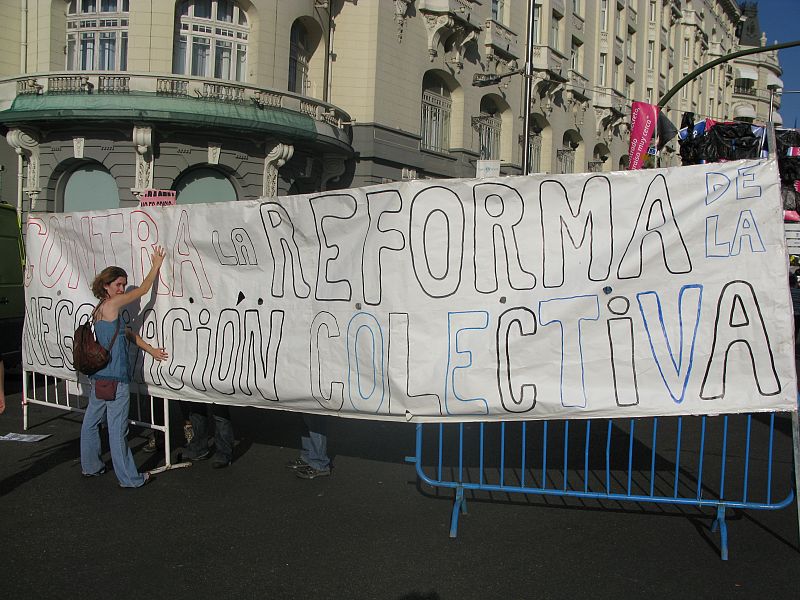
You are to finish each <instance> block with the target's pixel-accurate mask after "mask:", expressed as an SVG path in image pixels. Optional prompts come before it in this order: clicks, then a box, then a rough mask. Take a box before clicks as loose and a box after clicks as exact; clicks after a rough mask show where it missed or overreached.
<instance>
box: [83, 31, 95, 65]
mask: <svg viewBox="0 0 800 600" xmlns="http://www.w3.org/2000/svg"><path fill="white" fill-rule="evenodd" d="M81 70H83V71H93V70H94V34H93V33H84V34H81Z"/></svg>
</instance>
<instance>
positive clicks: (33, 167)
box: [6, 128, 41, 203]
mask: <svg viewBox="0 0 800 600" xmlns="http://www.w3.org/2000/svg"><path fill="white" fill-rule="evenodd" d="M6 141H8V144H9V146H11V147H12V148H13V149H14V152H16V153H17V154H18V155H19V156H22V157H23V158H24V159H25V160H26V161H27V163H28V176H27V179H26V181H25V188H24V189H25V193H26V194H28V198H30V200H31V203H33V202H34V201H35V200H36V198H37V197H38V195H39V192H41V188H40V187H39V139H38V137H37V135H36V134H35V133H33V132H32V131H29V130H26V129H19V128H13V129H9V131H8V133H7V134H6Z"/></svg>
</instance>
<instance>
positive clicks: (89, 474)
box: [81, 467, 106, 477]
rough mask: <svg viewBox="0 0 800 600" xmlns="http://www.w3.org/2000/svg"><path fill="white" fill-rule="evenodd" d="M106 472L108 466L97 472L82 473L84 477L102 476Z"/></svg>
mask: <svg viewBox="0 0 800 600" xmlns="http://www.w3.org/2000/svg"><path fill="white" fill-rule="evenodd" d="M105 472H106V468H105V467H103V468H102V469H100V470H99V471H97V472H96V473H81V475H83V476H84V477H100V475H102V474H103V473H105Z"/></svg>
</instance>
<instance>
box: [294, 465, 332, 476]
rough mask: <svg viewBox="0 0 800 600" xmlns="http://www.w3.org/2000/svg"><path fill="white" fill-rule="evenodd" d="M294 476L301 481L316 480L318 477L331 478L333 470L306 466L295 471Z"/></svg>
mask: <svg viewBox="0 0 800 600" xmlns="http://www.w3.org/2000/svg"><path fill="white" fill-rule="evenodd" d="M294 474H295V475H297V476H298V477H299V478H300V479H316V478H317V477H327V476H329V475H330V474H331V468H330V467H325V468H324V469H315V468H314V467H312V466H311V465H306V466H304V467H298V468H297V469H295V470H294Z"/></svg>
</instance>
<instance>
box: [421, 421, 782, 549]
mask: <svg viewBox="0 0 800 600" xmlns="http://www.w3.org/2000/svg"><path fill="white" fill-rule="evenodd" d="M408 460H409V461H410V462H413V463H414V464H415V465H416V470H417V475H418V477H419V478H420V480H421V481H423V482H424V483H427V484H428V485H431V486H434V487H439V488H451V489H453V490H455V499H454V504H453V509H452V517H451V526H450V537H455V536H456V533H457V529H458V518H459V514H460V513H462V512H463V513H466V497H465V492H466V491H470V490H472V491H475V492H477V491H485V492H506V493H521V494H539V495H546V496H562V497H572V498H584V499H595V500H614V501H632V502H639V503H658V504H671V505H691V506H696V507H714V508H715V509H716V518H715V520H714V523H713V527H712V530H713V531H716V530H717V529H719V531H720V548H721V554H722V559H723V560H727V558H728V540H727V527H726V523H725V511H726V509H728V508H743V509H748V508H749V509H778V508H783V507H786V506H788V505H789V504H791V503H792V501H793V500H794V489H793V481H792V477H793V470H792V464H793V461H792V431H791V423H790V420H789V419H788V418H784V417H780V416H779V417H778V418H777V419H776V414H775V413H758V414H746V415H722V416H715V417H707V416H698V417H653V418H641V419H624V420H611V419H608V420H582V421H578V420H572V421H569V420H563V421H527V422H525V421H522V422H499V423H497V422H492V423H452V424H434V425H422V424H421V425H417V429H416V454H415V456H414V457H409V458H408Z"/></svg>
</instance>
